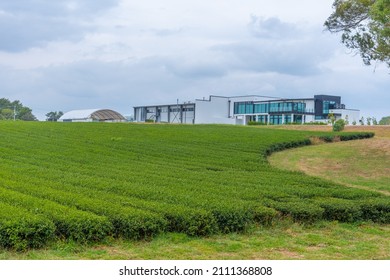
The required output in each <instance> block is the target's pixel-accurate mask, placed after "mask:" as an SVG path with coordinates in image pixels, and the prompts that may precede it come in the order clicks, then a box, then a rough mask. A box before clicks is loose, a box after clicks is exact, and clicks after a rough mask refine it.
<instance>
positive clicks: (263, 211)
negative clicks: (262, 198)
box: [253, 205, 279, 226]
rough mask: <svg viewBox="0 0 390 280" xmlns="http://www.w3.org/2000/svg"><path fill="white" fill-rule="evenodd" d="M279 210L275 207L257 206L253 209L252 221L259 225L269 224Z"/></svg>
mask: <svg viewBox="0 0 390 280" xmlns="http://www.w3.org/2000/svg"><path fill="white" fill-rule="evenodd" d="M278 214H279V212H278V211H276V210H275V209H272V208H269V207H266V206H260V205H259V206H258V207H256V208H255V209H254V215H253V216H254V221H255V222H257V223H259V224H261V225H266V226H268V225H271V224H272V222H273V220H274V219H275V218H276V217H277V216H278Z"/></svg>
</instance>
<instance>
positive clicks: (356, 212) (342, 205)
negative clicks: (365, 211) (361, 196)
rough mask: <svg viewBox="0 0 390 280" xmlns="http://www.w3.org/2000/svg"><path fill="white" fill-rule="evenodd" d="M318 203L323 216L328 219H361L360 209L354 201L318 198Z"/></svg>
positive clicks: (347, 220)
mask: <svg viewBox="0 0 390 280" xmlns="http://www.w3.org/2000/svg"><path fill="white" fill-rule="evenodd" d="M317 201H318V205H319V206H320V207H321V208H323V209H324V213H323V218H324V219H326V220H330V221H334V220H337V221H340V222H357V221H360V220H361V219H362V211H361V209H360V206H359V204H357V203H356V202H353V201H350V200H345V199H339V198H332V197H328V198H321V199H318V200H317Z"/></svg>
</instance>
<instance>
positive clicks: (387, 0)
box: [324, 0, 390, 67]
mask: <svg viewBox="0 0 390 280" xmlns="http://www.w3.org/2000/svg"><path fill="white" fill-rule="evenodd" d="M333 9H334V11H333V13H332V14H331V15H330V16H329V18H328V19H327V21H326V22H325V23H324V25H325V27H326V28H327V29H328V30H329V31H330V32H335V33H338V32H342V36H341V40H342V43H343V44H344V45H345V46H346V47H347V48H349V49H352V50H356V51H357V52H358V53H360V55H361V57H362V59H363V62H364V63H365V64H366V65H370V64H371V62H372V61H381V62H385V63H386V64H387V65H388V67H390V26H389V22H390V0H374V1H373V0H335V1H334V3H333Z"/></svg>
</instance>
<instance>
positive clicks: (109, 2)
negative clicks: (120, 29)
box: [0, 0, 119, 16]
mask: <svg viewBox="0 0 390 280" xmlns="http://www.w3.org/2000/svg"><path fill="white" fill-rule="evenodd" d="M118 3H119V0H104V1H95V0H83V1H78V0H74V1H70V0H55V1H50V0H4V1H2V2H1V3H0V10H3V11H6V12H9V13H12V14H33V15H39V16H67V15H75V14H82V15H93V14H94V13H97V12H100V11H102V10H106V9H108V8H111V7H113V6H115V5H117V4H118Z"/></svg>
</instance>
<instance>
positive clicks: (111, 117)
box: [58, 109, 126, 122]
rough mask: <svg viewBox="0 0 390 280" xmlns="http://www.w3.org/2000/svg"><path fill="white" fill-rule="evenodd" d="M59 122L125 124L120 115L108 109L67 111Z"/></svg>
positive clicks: (123, 118)
mask: <svg viewBox="0 0 390 280" xmlns="http://www.w3.org/2000/svg"><path fill="white" fill-rule="evenodd" d="M58 121H59V122H125V121H126V119H125V117H123V116H122V115H121V114H119V113H118V112H116V111H113V110H110V109H87V110H74V111H69V112H67V113H65V114H64V115H62V117H61V118H59V120H58Z"/></svg>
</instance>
